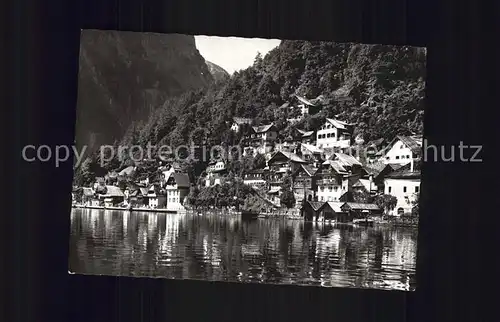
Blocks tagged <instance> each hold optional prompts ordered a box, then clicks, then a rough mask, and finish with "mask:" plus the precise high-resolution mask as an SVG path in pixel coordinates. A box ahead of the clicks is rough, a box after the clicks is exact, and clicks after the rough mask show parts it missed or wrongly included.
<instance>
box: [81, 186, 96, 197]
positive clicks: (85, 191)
mask: <svg viewBox="0 0 500 322" xmlns="http://www.w3.org/2000/svg"><path fill="white" fill-rule="evenodd" d="M83 195H84V196H88V197H91V196H93V195H94V190H93V189H92V188H83Z"/></svg>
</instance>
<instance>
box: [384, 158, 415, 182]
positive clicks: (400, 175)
mask: <svg viewBox="0 0 500 322" xmlns="http://www.w3.org/2000/svg"><path fill="white" fill-rule="evenodd" d="M420 175H421V172H420V162H418V161H416V162H414V163H413V171H411V162H410V163H407V164H405V165H404V166H402V167H400V168H399V169H397V170H395V171H393V172H391V173H389V174H388V175H386V176H385V177H386V178H390V179H417V178H420Z"/></svg>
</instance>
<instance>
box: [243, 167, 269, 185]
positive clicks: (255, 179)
mask: <svg viewBox="0 0 500 322" xmlns="http://www.w3.org/2000/svg"><path fill="white" fill-rule="evenodd" d="M243 184H245V185H248V186H252V187H257V188H263V187H265V185H266V180H265V171H264V170H261V169H257V170H253V171H250V172H247V173H245V175H244V177H243Z"/></svg>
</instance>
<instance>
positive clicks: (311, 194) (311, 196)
mask: <svg viewBox="0 0 500 322" xmlns="http://www.w3.org/2000/svg"><path fill="white" fill-rule="evenodd" d="M317 172H318V168H315V167H313V166H312V165H310V164H301V165H300V166H299V167H298V169H297V170H295V172H294V173H293V174H292V178H293V184H292V190H293V193H294V196H295V201H296V202H297V205H299V204H301V203H302V202H303V200H304V198H306V200H307V201H315V199H316V189H317V188H316V187H317V186H316V180H317V176H316V173H317Z"/></svg>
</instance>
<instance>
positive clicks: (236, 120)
mask: <svg viewBox="0 0 500 322" xmlns="http://www.w3.org/2000/svg"><path fill="white" fill-rule="evenodd" d="M251 123H252V119H249V118H244V117H233V124H232V125H231V130H233V131H234V132H239V131H240V130H241V127H242V126H243V125H245V124H251Z"/></svg>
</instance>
